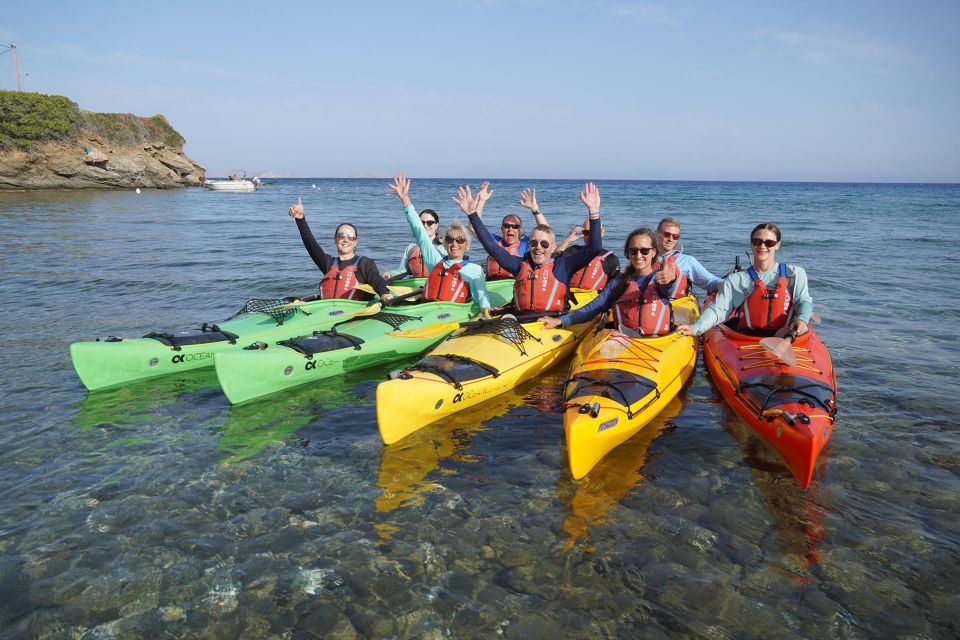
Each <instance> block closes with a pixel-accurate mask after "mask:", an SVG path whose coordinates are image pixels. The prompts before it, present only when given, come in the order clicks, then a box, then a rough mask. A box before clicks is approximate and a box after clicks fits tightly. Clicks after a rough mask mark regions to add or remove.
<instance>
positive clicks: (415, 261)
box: [407, 244, 429, 278]
mask: <svg viewBox="0 0 960 640" xmlns="http://www.w3.org/2000/svg"><path fill="white" fill-rule="evenodd" d="M407 272H408V273H409V274H410V277H411V278H426V277H427V276H428V275H429V273H428V272H427V263H426V262H424V261H423V254H422V253H421V252H420V245H418V244H414V245H413V249H411V250H410V255H409V256H407Z"/></svg>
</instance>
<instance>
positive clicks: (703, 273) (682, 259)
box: [664, 249, 723, 293]
mask: <svg viewBox="0 0 960 640" xmlns="http://www.w3.org/2000/svg"><path fill="white" fill-rule="evenodd" d="M674 254H676V255H677V269H679V270H680V272H681V273H682V274H683V275H685V276H687V279H688V280H689V281H690V282H692V283H693V284H695V285H697V286H698V287H700V288H701V289H704V290H705V291H707V292H708V293H709V292H710V291H713V290H714V289H716V288H718V287H719V286H720V285H721V284H723V279H722V278H718V277H717V276H715V275H713V274H712V273H710V271H709V270H708V269H707V268H706V267H704V266H703V265H702V264H700V261H699V260H697V259H696V258H694V257H693V256H691V255H690V254H688V253H681V252H680V251H679V250H678V249H674V250H673V251H671V252H670V253H667V254H664V260H666V259H667V258H669V257H670V256H672V255H674Z"/></svg>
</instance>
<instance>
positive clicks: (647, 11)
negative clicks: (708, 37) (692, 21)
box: [611, 2, 688, 25]
mask: <svg viewBox="0 0 960 640" xmlns="http://www.w3.org/2000/svg"><path fill="white" fill-rule="evenodd" d="M611 11H612V12H613V15H615V16H618V17H621V18H632V19H634V20H639V21H640V22H646V23H649V24H670V25H675V24H680V23H681V22H683V20H685V19H686V18H687V17H688V13H687V12H685V11H671V10H669V9H664V8H663V7H661V6H660V5H656V4H651V3H648V2H641V3H636V2H633V3H617V4H614V5H613V6H612V7H611Z"/></svg>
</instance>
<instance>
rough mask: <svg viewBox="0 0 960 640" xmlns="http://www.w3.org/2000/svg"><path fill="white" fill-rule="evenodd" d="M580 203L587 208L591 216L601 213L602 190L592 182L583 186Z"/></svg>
mask: <svg viewBox="0 0 960 640" xmlns="http://www.w3.org/2000/svg"><path fill="white" fill-rule="evenodd" d="M580 202H582V203H583V206H585V207H586V208H587V212H588V213H589V214H590V215H596V214H598V213H600V189H597V185H595V184H593V183H592V182H588V183H587V184H585V185H583V191H581V192H580Z"/></svg>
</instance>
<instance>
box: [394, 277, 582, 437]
mask: <svg viewBox="0 0 960 640" xmlns="http://www.w3.org/2000/svg"><path fill="white" fill-rule="evenodd" d="M573 293H574V296H575V302H574V304H573V305H572V306H571V308H577V307H580V306H582V305H584V304H586V303H587V302H589V301H590V300H592V299H593V298H595V297H596V295H597V292H596V291H581V290H579V289H574V290H573ZM540 315H542V314H540ZM594 324H596V320H591V321H590V322H586V323H583V324H578V325H573V326H570V327H567V328H565V329H561V328H556V329H545V328H544V327H543V324H542V323H541V322H538V321H537V320H536V319H535V318H520V319H517V318H513V317H512V316H503V317H502V318H496V319H494V320H487V321H477V322H472V323H463V324H461V327H464V326H465V327H466V328H463V329H461V330H460V331H458V332H457V333H454V334H453V335H452V336H450V337H449V338H447V339H446V340H445V341H443V342H442V343H440V344H439V345H437V347H435V348H434V349H433V351H431V352H429V353H428V354H427V355H426V357H424V358H423V359H421V360H420V361H419V362H417V363H416V364H414V365H411V366H410V367H408V368H406V369H404V370H403V371H401V372H400V373H399V374H398V375H396V376H395V377H394V378H393V379H392V380H388V381H386V382H381V383H380V384H379V385H378V386H377V424H378V425H379V427H380V435H381V437H382V438H383V442H384V444H392V443H394V442H397V441H398V440H400V439H401V438H403V437H404V436H407V435H409V434H411V433H413V432H414V431H416V430H418V429H420V428H422V427H424V426H426V425H428V424H430V423H431V422H434V421H436V420H440V419H442V418H445V417H447V416H450V415H452V414H454V413H456V412H458V411H461V410H463V409H466V408H467V407H472V406H474V405H476V404H479V403H480V402H483V401H485V400H488V399H490V398H493V397H495V396H498V395H500V394H501V393H504V392H506V391H509V390H510V389H513V388H514V387H515V386H517V385H518V384H520V383H522V382H525V381H527V380H530V379H531V378H533V377H534V376H537V375H539V374H540V373H542V372H544V371H546V370H547V369H549V368H550V367H552V366H553V365H555V364H557V363H558V362H560V361H561V360H563V359H565V358H567V357H568V356H569V355H570V354H571V353H573V351H574V349H576V346H577V344H578V343H579V342H580V340H581V339H582V338H583V336H584V335H585V334H586V333H587V332H588V331H589V330H590V329H591V327H593V326H594ZM414 331H416V330H414ZM410 333H411V334H412V333H413V331H411V332H410ZM403 334H404V332H403V331H399V332H396V333H395V334H394V335H396V336H398V337H403ZM411 337H413V336H411Z"/></svg>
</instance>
